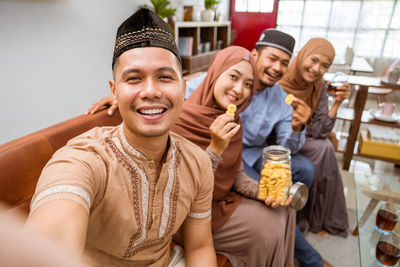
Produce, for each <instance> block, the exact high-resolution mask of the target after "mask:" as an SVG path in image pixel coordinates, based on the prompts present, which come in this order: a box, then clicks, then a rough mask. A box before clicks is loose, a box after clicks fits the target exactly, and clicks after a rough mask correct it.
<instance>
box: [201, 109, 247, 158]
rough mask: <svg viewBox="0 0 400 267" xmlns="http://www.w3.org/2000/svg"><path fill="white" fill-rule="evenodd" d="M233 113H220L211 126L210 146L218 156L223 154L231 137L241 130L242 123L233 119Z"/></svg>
mask: <svg viewBox="0 0 400 267" xmlns="http://www.w3.org/2000/svg"><path fill="white" fill-rule="evenodd" d="M233 120H234V116H232V114H230V113H229V114H226V113H225V114H222V115H219V116H218V117H217V118H216V119H215V120H214V121H213V123H212V124H211V126H210V134H211V143H210V146H209V148H210V149H211V151H213V152H214V153H215V154H217V155H218V156H220V155H222V153H223V152H224V151H225V149H226V148H227V147H228V144H229V142H230V140H231V138H232V137H233V136H234V135H235V134H236V133H237V132H238V131H239V129H240V124H237V123H236V122H234V121H233Z"/></svg>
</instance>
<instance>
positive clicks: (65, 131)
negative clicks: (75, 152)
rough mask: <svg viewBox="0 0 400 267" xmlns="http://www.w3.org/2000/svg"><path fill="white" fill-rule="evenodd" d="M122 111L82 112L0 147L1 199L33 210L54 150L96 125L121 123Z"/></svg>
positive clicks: (13, 206)
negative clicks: (41, 178) (36, 194)
mask: <svg viewBox="0 0 400 267" xmlns="http://www.w3.org/2000/svg"><path fill="white" fill-rule="evenodd" d="M121 122H122V119H121V116H120V115H119V112H116V113H115V114H114V115H113V116H109V115H107V112H106V111H105V110H104V111H101V112H99V113H97V114H94V115H90V116H89V115H88V116H85V115H81V116H78V117H75V118H72V119H70V120H67V121H64V122H61V123H59V124H56V125H54V126H51V127H49V128H46V129H43V130H40V131H38V132H35V133H32V134H29V135H26V136H24V137H21V138H18V139H16V140H13V141H11V142H8V143H6V144H3V145H1V146H0V170H1V171H0V202H2V203H3V204H5V205H7V206H9V207H10V209H11V212H16V211H21V212H22V214H24V215H25V216H26V215H27V214H28V213H29V204H30V201H31V198H32V195H33V193H34V191H35V186H36V183H37V181H38V179H39V176H40V173H41V171H42V169H43V167H44V166H45V165H46V163H47V161H49V159H50V158H51V156H52V155H53V153H54V152H55V151H56V150H58V149H59V148H61V147H62V146H64V145H65V144H66V143H67V141H68V140H69V139H71V138H73V137H75V136H77V135H79V134H81V133H83V132H85V131H87V130H89V129H91V128H93V127H96V126H105V125H110V126H112V125H118V124H120V123H121Z"/></svg>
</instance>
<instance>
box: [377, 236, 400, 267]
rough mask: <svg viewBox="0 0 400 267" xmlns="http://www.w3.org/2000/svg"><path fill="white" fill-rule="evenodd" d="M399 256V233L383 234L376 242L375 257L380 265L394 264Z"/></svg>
mask: <svg viewBox="0 0 400 267" xmlns="http://www.w3.org/2000/svg"><path fill="white" fill-rule="evenodd" d="M399 257H400V235H399V234H398V233H396V232H389V234H383V235H381V237H380V238H379V240H378V243H377V244H376V250H375V259H376V261H377V262H378V264H379V265H380V266H385V267H386V266H394V265H395V264H396V263H397V262H398V261H399Z"/></svg>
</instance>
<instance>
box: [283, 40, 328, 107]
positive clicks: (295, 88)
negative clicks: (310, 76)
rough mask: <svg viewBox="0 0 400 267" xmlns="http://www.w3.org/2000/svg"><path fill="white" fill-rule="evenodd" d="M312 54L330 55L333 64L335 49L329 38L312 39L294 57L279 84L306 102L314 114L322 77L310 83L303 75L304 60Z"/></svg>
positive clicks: (319, 94)
mask: <svg viewBox="0 0 400 267" xmlns="http://www.w3.org/2000/svg"><path fill="white" fill-rule="evenodd" d="M312 54H322V55H324V56H326V57H328V59H329V64H332V62H333V59H334V58H335V49H334V48H333V45H332V44H331V43H330V42H329V41H328V40H325V39H322V38H313V39H310V40H309V41H308V42H307V43H306V44H305V45H304V46H303V48H302V49H301V50H300V51H299V53H298V54H297V56H296V57H295V58H294V60H293V62H292V63H291V64H290V66H289V69H288V72H287V73H286V75H285V76H284V77H283V79H282V81H281V82H279V84H280V85H281V86H282V88H283V90H285V91H286V92H287V93H290V94H293V95H294V96H295V97H297V98H300V99H301V100H303V101H304V102H306V104H307V105H308V106H309V107H310V108H311V111H312V113H311V114H314V111H315V108H316V107H317V104H318V101H319V97H320V96H321V89H322V77H321V78H319V79H317V80H315V81H314V82H312V83H309V82H306V81H305V80H304V79H303V77H302V75H301V68H302V66H303V64H304V60H305V59H306V58H307V57H308V56H310V55H312Z"/></svg>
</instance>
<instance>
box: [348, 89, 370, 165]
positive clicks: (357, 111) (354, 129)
mask: <svg viewBox="0 0 400 267" xmlns="http://www.w3.org/2000/svg"><path fill="white" fill-rule="evenodd" d="M367 95H368V86H364V85H360V88H359V90H358V92H357V96H356V101H355V103H354V120H353V122H352V124H351V126H350V131H349V137H348V139H347V145H346V152H345V153H344V161H343V169H344V170H348V169H349V168H350V162H351V159H352V158H353V153H354V146H355V144H356V141H357V137H358V131H359V130H360V122H361V117H362V114H363V111H364V106H365V102H366V101H367Z"/></svg>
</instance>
